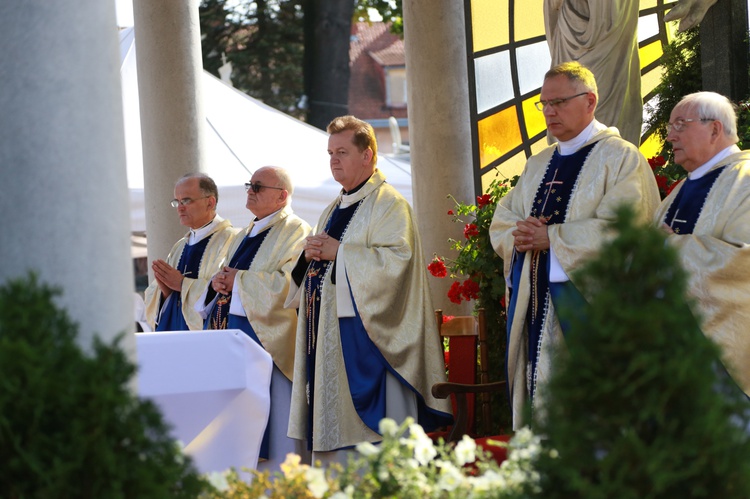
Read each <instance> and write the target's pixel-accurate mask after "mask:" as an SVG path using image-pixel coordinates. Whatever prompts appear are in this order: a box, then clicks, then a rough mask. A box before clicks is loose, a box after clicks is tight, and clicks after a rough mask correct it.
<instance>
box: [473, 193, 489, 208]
mask: <svg viewBox="0 0 750 499" xmlns="http://www.w3.org/2000/svg"><path fill="white" fill-rule="evenodd" d="M491 202H492V196H490V195H489V194H482V195H481V196H477V206H478V207H479V208H483V207H485V206H487V205H488V204H490V203H491Z"/></svg>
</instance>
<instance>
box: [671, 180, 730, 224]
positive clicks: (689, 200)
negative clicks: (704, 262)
mask: <svg viewBox="0 0 750 499" xmlns="http://www.w3.org/2000/svg"><path fill="white" fill-rule="evenodd" d="M724 168H726V167H725V166H722V167H721V168H716V169H715V170H712V171H710V172H708V173H707V174H705V175H704V176H702V177H701V178H699V179H695V180H691V179H689V178H688V179H685V180H684V181H683V184H682V187H681V188H680V190H679V191H678V192H677V195H676V196H675V198H674V200H673V201H672V204H671V205H669V210H667V213H666V215H664V220H663V222H664V223H665V224H667V225H669V226H670V227H671V228H672V230H673V231H674V233H675V234H692V233H693V229H695V223H696V222H697V221H698V217H699V216H700V214H701V211H702V210H703V205H704V204H705V203H706V197H707V196H708V193H709V192H710V191H711V188H712V187H713V186H714V183H715V182H716V179H717V178H719V175H721V172H722V171H724Z"/></svg>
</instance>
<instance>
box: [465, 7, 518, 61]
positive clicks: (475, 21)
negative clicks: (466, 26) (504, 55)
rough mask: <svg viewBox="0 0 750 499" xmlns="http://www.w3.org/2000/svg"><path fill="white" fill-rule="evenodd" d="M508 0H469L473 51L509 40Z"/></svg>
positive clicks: (495, 45)
mask: <svg viewBox="0 0 750 499" xmlns="http://www.w3.org/2000/svg"><path fill="white" fill-rule="evenodd" d="M509 26H510V24H509V23H508V0H471V28H472V31H473V41H474V52H478V51H480V50H485V49H490V48H493V47H497V46H499V45H503V44H506V43H508V42H509V34H508V33H509V31H510V29H509Z"/></svg>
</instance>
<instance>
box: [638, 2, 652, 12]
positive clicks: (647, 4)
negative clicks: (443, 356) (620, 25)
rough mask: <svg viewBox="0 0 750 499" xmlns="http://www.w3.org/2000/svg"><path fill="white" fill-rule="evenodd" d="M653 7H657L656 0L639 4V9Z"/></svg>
mask: <svg viewBox="0 0 750 499" xmlns="http://www.w3.org/2000/svg"><path fill="white" fill-rule="evenodd" d="M652 7H656V0H641V2H640V4H638V9H639V10H643V9H650V8H652Z"/></svg>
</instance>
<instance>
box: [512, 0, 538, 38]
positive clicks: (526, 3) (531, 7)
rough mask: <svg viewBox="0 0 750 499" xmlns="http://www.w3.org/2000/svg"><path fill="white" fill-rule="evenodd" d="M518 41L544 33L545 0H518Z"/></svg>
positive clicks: (516, 35) (516, 26)
mask: <svg viewBox="0 0 750 499" xmlns="http://www.w3.org/2000/svg"><path fill="white" fill-rule="evenodd" d="M515 5H516V9H515V12H516V18H515V20H514V21H515V22H514V26H515V28H516V32H515V38H516V41H523V40H527V39H529V38H534V37H536V36H543V35H544V1H543V0H516V1H515Z"/></svg>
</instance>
